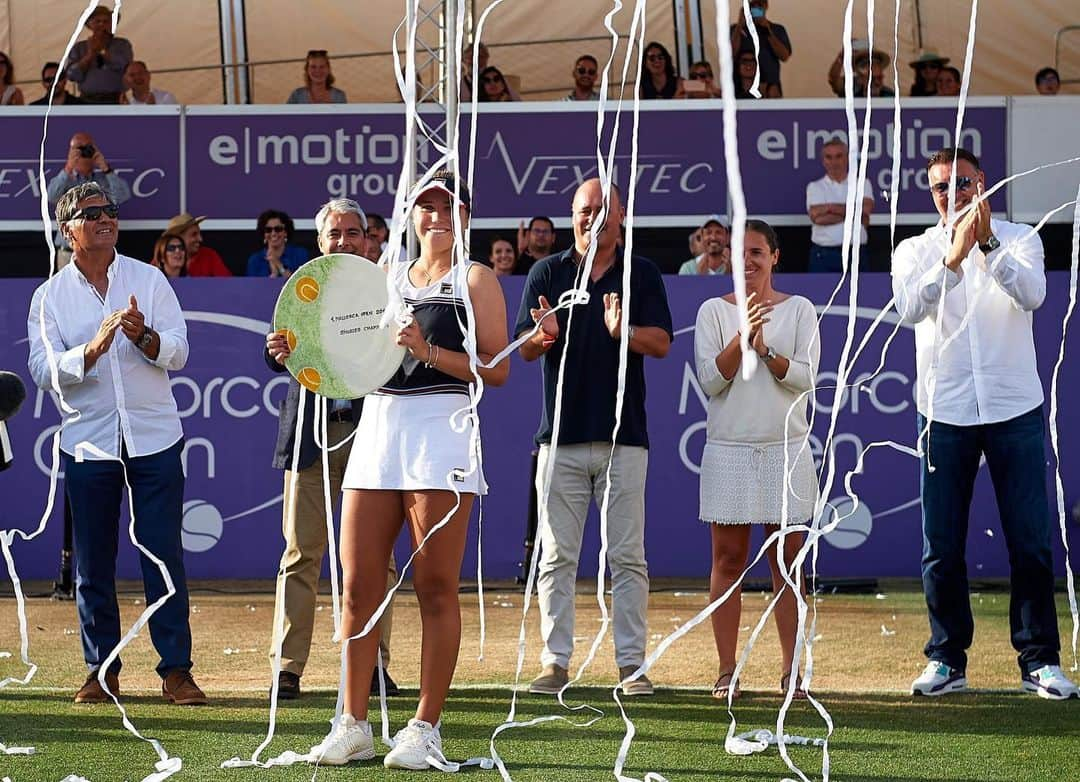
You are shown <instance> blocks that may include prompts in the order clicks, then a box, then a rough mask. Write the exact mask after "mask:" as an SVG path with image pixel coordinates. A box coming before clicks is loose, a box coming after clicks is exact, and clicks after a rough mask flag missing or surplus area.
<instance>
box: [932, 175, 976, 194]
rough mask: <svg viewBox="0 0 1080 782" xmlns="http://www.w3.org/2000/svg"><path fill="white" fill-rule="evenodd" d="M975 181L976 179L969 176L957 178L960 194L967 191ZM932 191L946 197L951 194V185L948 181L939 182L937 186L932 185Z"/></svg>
mask: <svg viewBox="0 0 1080 782" xmlns="http://www.w3.org/2000/svg"><path fill="white" fill-rule="evenodd" d="M974 181H975V180H974V179H972V178H971V177H968V176H958V177H957V178H956V191H957V192H960V191H961V190H967V189H968V188H969V187H971V184H972V183H973V182H974ZM930 189H931V190H933V191H934V192H935V193H937V194H938V195H945V194H946V193H948V192H949V183H948V181H945V182H938V183H937V184H935V185H932V186H931V187H930Z"/></svg>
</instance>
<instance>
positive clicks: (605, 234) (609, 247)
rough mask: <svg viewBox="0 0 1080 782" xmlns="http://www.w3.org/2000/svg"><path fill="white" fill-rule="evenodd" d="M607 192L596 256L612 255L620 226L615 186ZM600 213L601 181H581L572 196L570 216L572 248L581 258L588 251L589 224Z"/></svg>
mask: <svg viewBox="0 0 1080 782" xmlns="http://www.w3.org/2000/svg"><path fill="white" fill-rule="evenodd" d="M609 193H610V197H609V203H608V211H607V217H606V219H605V220H604V225H603V227H602V228H601V229H600V231H599V233H598V234H597V247H596V251H597V253H598V254H606V253H610V252H614V250H615V245H616V244H617V243H618V240H619V229H620V228H621V227H622V221H623V215H624V212H623V208H622V198H621V196H620V194H619V188H618V186H616V185H615V184H614V183H612V184H611V189H610V191H609ZM603 210H604V188H603V184H602V183H601V181H600V180H599V179H588V180H586V181H584V182H582V183H581V185H580V186H579V187H578V189H577V191H576V192H575V193H574V200H573V201H572V203H571V215H570V220H571V223H572V224H573V227H574V246H575V248H576V249H577V251H578V253H580V254H581V255H584V254H585V253H586V252H587V251H588V249H589V243H590V241H591V240H592V239H591V236H592V229H593V224H594V223H595V221H596V220H597V219H598V218H599V217H600V213H601V212H602V211H603Z"/></svg>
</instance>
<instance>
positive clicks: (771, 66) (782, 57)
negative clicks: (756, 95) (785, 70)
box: [731, 0, 791, 97]
mask: <svg viewBox="0 0 1080 782" xmlns="http://www.w3.org/2000/svg"><path fill="white" fill-rule="evenodd" d="M768 12H769V0H750V18H751V20H752V21H753V24H754V28H755V29H756V31H757V37H758V41H759V42H760V46H761V51H760V53H758V55H757V56H758V63H759V65H760V69H761V93H762V95H764V94H765V92H766V90H765V85H775V87H776V91H777V92H779V94H778V95H777V96H776V97H782V96H783V93H784V91H783V88H782V87H781V86H780V63H782V62H787V60H788V58H789V57H790V56H791V39H790V38H788V33H787V28H785V27H784V25H782V24H776V23H775V22H773V21H772V20H771V19H769V18H768ZM731 51H732V52H734V53H735V59H736V61H737V60H738V58H739V55H740V54H742V53H744V52H749V53H750V54H754V40H753V38H751V37H750V26H749V25H748V24H747V20H746V13H745V12H744V11H739V21H738V23H737V24H733V25H731ZM770 97H771V96H770Z"/></svg>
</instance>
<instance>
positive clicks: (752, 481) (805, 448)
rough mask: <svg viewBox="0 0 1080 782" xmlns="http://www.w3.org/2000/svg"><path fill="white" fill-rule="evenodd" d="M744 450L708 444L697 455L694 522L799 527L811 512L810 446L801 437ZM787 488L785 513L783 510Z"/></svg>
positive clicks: (813, 499) (814, 496)
mask: <svg viewBox="0 0 1080 782" xmlns="http://www.w3.org/2000/svg"><path fill="white" fill-rule="evenodd" d="M784 450H785V448H784V443H772V444H765V445H746V444H742V443H726V442H718V441H709V442H707V443H706V444H705V452H704V453H703V454H702V456H701V489H700V498H701V504H700V511H699V514H698V516H699V518H700V519H701V520H702V521H707V522H711V523H713V524H780V523H784V524H801V523H803V522H805V521H806V520H808V519H809V518H810V517H811V515H813V512H814V503H815V502H816V500H817V494H818V490H817V488H818V486H817V472H816V471H815V469H814V458H813V456H812V454H811V453H810V447H809V445H807V444H806V443H804V442H803V440H802V439H801V438H800V439H799V440H797V441H793V442H791V443H789V444H788V447H787V452H788V462H787V470H788V471H789V473H790V481H786V480H785V465H784ZM785 486H787V498H788V503H787V508H786V511H787V512H786V513H784V510H785V508H783V499H784V488H785Z"/></svg>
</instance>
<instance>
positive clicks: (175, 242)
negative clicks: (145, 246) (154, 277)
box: [150, 232, 188, 280]
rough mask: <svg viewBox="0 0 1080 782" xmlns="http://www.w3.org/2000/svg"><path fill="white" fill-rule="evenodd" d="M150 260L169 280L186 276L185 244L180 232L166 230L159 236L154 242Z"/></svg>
mask: <svg viewBox="0 0 1080 782" xmlns="http://www.w3.org/2000/svg"><path fill="white" fill-rule="evenodd" d="M150 262H151V263H152V264H154V266H156V267H158V268H159V269H161V271H162V273H163V274H164V275H165V276H166V277H168V278H169V279H170V280H173V279H176V278H178V277H187V276H188V272H187V262H188V254H187V245H185V244H184V240H183V238H182V237H181V236H180V234H171V233H168V232H166V233H163V234H162V235H161V236H159V237H158V240H157V241H156V242H154V255H153V258H152V259H151V261H150Z"/></svg>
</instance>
